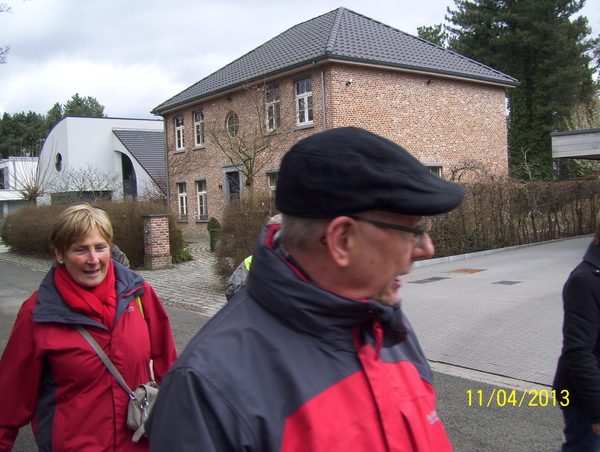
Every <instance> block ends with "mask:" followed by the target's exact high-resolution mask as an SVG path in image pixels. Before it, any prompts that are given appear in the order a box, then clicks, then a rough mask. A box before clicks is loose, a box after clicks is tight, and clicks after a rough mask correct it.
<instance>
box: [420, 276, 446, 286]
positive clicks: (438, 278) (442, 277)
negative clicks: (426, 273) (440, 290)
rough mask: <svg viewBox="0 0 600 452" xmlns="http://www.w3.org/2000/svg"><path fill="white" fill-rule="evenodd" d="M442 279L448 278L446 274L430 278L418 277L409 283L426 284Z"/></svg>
mask: <svg viewBox="0 0 600 452" xmlns="http://www.w3.org/2000/svg"><path fill="white" fill-rule="evenodd" d="M442 279H450V278H449V277H447V276H432V277H431V278H427V279H420V280H418V281H410V283H411V284H427V283H430V282H436V281H440V280H442Z"/></svg>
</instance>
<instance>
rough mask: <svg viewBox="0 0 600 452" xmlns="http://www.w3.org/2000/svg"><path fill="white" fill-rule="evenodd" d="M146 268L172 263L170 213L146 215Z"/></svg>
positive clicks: (155, 267)
mask: <svg viewBox="0 0 600 452" xmlns="http://www.w3.org/2000/svg"><path fill="white" fill-rule="evenodd" d="M143 218H144V268H146V269H147V270H156V269H159V268H165V267H170V266H171V265H172V258H171V244H170V242H169V215H144V216H143Z"/></svg>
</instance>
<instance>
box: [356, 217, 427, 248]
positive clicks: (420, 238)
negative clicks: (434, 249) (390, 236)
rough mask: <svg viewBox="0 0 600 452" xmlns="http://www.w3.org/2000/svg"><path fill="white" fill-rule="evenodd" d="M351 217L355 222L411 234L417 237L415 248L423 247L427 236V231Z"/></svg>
mask: <svg viewBox="0 0 600 452" xmlns="http://www.w3.org/2000/svg"><path fill="white" fill-rule="evenodd" d="M349 217H350V218H352V219H353V220H358V221H367V222H369V223H371V224H373V225H375V226H377V227H380V228H385V229H393V230H395V231H403V232H411V233H413V234H414V235H415V246H417V247H419V246H421V243H422V242H423V237H424V236H425V234H427V230H426V229H416V228H409V227H408V226H400V225H398V224H391V223H384V222H382V221H375V220H369V219H368V218H361V217H357V216H354V215H349Z"/></svg>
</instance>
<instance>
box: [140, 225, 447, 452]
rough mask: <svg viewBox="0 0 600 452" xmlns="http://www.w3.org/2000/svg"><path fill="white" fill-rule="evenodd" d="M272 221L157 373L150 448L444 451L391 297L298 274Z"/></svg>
mask: <svg viewBox="0 0 600 452" xmlns="http://www.w3.org/2000/svg"><path fill="white" fill-rule="evenodd" d="M277 228H278V226H277V225H274V226H271V227H269V228H268V229H266V230H265V231H263V234H262V235H261V238H260V239H259V244H258V245H257V247H256V249H255V252H254V255H253V261H252V268H251V271H250V275H249V278H248V282H247V286H246V288H245V289H243V290H242V291H241V292H240V293H239V294H238V295H236V296H235V297H233V298H232V300H231V301H230V302H229V303H228V304H227V305H226V306H225V307H224V308H223V309H222V310H221V311H220V312H219V313H218V314H217V315H215V317H213V319H211V321H210V322H209V323H207V324H206V325H205V326H204V328H202V330H201V331H200V332H199V333H198V334H197V335H196V337H195V338H194V339H193V340H192V341H191V342H190V344H189V345H188V346H187V348H186V350H185V351H184V353H183V354H182V355H181V357H180V359H179V360H178V361H177V362H176V364H175V365H174V367H173V368H172V370H171V371H170V372H169V373H168V374H167V376H166V377H165V379H164V382H163V386H162V388H161V393H160V395H159V398H158V401H157V404H156V406H155V409H154V411H153V413H152V415H151V418H150V420H149V422H148V424H147V430H148V431H149V437H150V447H151V451H168V450H177V451H181V452H183V451H192V450H193V451H197V450H201V451H203V452H217V451H219V452H226V451H247V452H252V451H261V452H272V451H286V452H287V451H311V452H319V451H327V452H336V451H340V452H342V451H343V452H349V451H350V452H352V451H365V452H367V451H368V452H378V451H421V452H425V451H431V452H434V451H435V452H445V451H451V450H452V447H451V445H450V443H449V441H448V438H447V436H446V433H445V431H444V428H443V426H442V424H441V422H440V420H439V419H438V417H437V415H436V412H435V394H434V390H433V387H432V385H431V380H432V372H431V370H430V368H429V366H428V364H427V362H426V360H425V357H424V356H423V353H422V351H421V349H420V347H419V344H418V342H417V339H416V337H415V335H414V333H413V332H412V330H411V329H410V326H409V324H408V322H407V320H406V318H405V317H404V316H403V314H402V312H401V310H400V307H399V306H394V307H388V306H382V305H381V304H379V303H377V302H375V301H373V300H367V301H359V300H354V299H349V298H345V297H341V296H339V295H336V294H334V293H331V292H328V291H326V290H323V289H322V288H320V287H318V286H317V285H315V284H313V283H311V282H309V281H307V280H305V279H304V278H302V277H301V275H300V274H299V273H298V272H297V271H296V270H295V269H294V268H292V266H291V265H290V264H289V263H288V262H287V261H285V260H284V259H283V258H282V257H280V256H279V255H278V253H276V252H275V250H274V249H273V247H272V246H271V245H272V238H273V234H274V232H275V231H276V229H277Z"/></svg>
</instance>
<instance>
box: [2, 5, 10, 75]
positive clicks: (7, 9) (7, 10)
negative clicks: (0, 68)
mask: <svg viewBox="0 0 600 452" xmlns="http://www.w3.org/2000/svg"><path fill="white" fill-rule="evenodd" d="M10 12H12V9H11V7H10V6H8V3H0V13H10ZM9 51H10V46H0V64H4V63H6V55H8V52H9Z"/></svg>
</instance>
